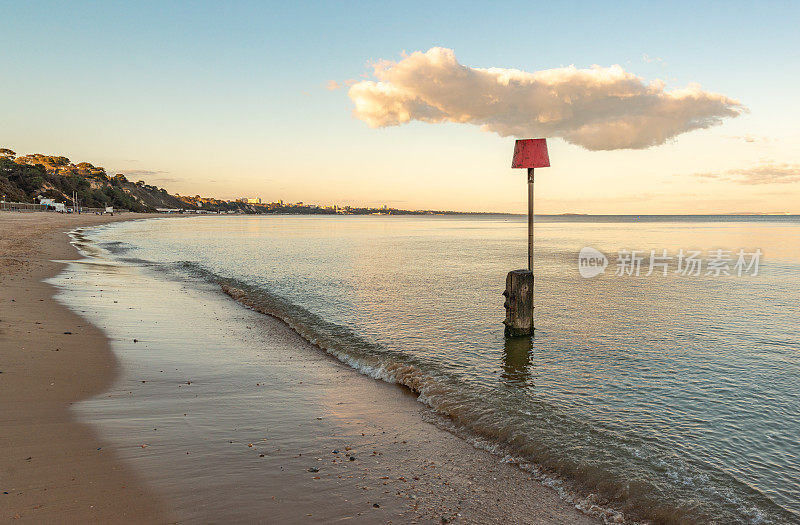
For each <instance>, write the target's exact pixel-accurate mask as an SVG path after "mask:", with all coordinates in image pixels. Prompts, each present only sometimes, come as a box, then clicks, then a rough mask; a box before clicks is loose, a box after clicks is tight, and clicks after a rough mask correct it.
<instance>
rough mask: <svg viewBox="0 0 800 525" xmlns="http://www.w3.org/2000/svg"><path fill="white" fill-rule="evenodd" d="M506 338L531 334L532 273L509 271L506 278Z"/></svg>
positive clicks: (504, 322)
mask: <svg viewBox="0 0 800 525" xmlns="http://www.w3.org/2000/svg"><path fill="white" fill-rule="evenodd" d="M503 295H504V296H505V297H506V301H505V304H504V306H505V308H506V319H505V321H503V324H504V325H506V336H508V337H518V336H522V335H531V334H532V333H533V272H532V271H530V270H511V271H510V272H508V275H507V276H506V291H505V292H503Z"/></svg>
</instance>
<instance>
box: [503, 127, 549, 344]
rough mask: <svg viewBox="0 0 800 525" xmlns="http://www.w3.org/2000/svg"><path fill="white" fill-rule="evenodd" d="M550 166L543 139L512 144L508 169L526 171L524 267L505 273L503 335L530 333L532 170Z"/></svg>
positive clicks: (531, 310) (531, 328)
mask: <svg viewBox="0 0 800 525" xmlns="http://www.w3.org/2000/svg"><path fill="white" fill-rule="evenodd" d="M549 166H550V157H549V156H548V154H547V140H546V139H520V140H517V143H516V144H515V145H514V159H513V160H512V161H511V167H512V168H527V170H528V269H527V270H512V271H510V272H508V276H506V291H505V292H503V295H505V296H506V301H505V304H504V306H505V308H506V319H505V321H503V324H505V325H506V336H509V337H517V336H524V335H531V334H532V333H533V170H534V168H547V167H549Z"/></svg>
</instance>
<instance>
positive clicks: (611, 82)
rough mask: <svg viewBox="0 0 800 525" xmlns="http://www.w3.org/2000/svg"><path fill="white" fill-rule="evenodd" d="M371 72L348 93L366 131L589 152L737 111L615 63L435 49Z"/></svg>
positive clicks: (716, 97)
mask: <svg viewBox="0 0 800 525" xmlns="http://www.w3.org/2000/svg"><path fill="white" fill-rule="evenodd" d="M374 75H375V78H376V79H377V81H374V80H363V81H360V82H357V83H355V84H353V85H352V86H351V87H350V90H349V95H350V98H351V99H352V100H353V102H354V103H355V111H354V113H355V116H356V117H357V118H359V119H361V120H363V121H364V122H366V123H367V124H368V125H369V126H371V127H384V126H397V125H400V124H404V123H406V122H409V121H411V120H421V121H424V122H461V123H468V124H475V125H478V126H481V128H482V129H484V130H487V131H493V132H495V133H498V134H499V135H501V136H509V135H513V136H516V137H561V138H563V139H564V140H566V141H567V142H571V143H573V144H577V145H579V146H583V147H584V148H586V149H590V150H611V149H624V148H634V149H641V148H648V147H650V146H656V145H659V144H663V143H664V142H666V141H667V140H669V139H671V138H673V137H676V136H677V135H680V134H681V133H686V132H687V131H692V130H694V129H702V128H708V127H710V126H714V125H717V124H719V123H720V122H721V121H722V119H724V118H728V117H736V116H737V115H739V114H740V113H742V112H743V111H745V108H744V107H743V106H742V105H741V103H740V102H739V101H738V100H734V99H732V98H728V97H726V96H724V95H721V94H718V93H709V92H707V91H703V90H702V89H700V87H699V86H697V85H690V86H689V87H687V88H686V89H678V90H672V91H666V90H665V89H664V83H663V82H661V81H658V80H656V81H654V82H650V83H646V82H645V81H644V80H643V79H642V78H640V77H637V76H636V75H634V74H632V73H628V72H627V71H625V70H624V69H622V67H620V66H618V65H616V66H611V67H599V66H593V67H591V68H590V69H577V68H575V67H573V66H571V67H564V68H557V69H545V70H542V71H536V72H534V73H528V72H525V71H520V70H517V69H503V68H489V69H480V68H473V67H468V66H465V65H462V64H460V63H459V62H458V61H457V60H456V57H455V54H454V53H453V50H452V49H445V48H441V47H434V48H431V49H429V50H428V51H427V52H425V53H423V52H420V51H417V52H414V53H412V54H410V55H407V56H405V57H404V58H403V59H402V60H400V61H399V62H390V61H381V62H378V63H377V64H375V66H374Z"/></svg>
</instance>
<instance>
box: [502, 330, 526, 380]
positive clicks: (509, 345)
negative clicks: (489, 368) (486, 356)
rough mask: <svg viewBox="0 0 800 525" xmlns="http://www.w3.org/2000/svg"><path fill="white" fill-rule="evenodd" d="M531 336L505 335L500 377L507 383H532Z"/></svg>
mask: <svg viewBox="0 0 800 525" xmlns="http://www.w3.org/2000/svg"><path fill="white" fill-rule="evenodd" d="M532 352H533V337H506V339H505V344H504V346H503V373H502V374H500V377H501V378H503V380H504V382H506V383H507V384H509V385H519V386H522V385H527V384H530V385H532V384H533V380H532V378H531V370H530V368H531V364H532V363H531V354H532Z"/></svg>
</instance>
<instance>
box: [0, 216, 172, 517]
mask: <svg viewBox="0 0 800 525" xmlns="http://www.w3.org/2000/svg"><path fill="white" fill-rule="evenodd" d="M133 217H137V215H134V214H126V215H115V216H113V217H112V216H96V215H61V214H55V213H13V212H5V213H0V304H2V315H1V316H0V372H1V373H0V398H1V399H2V400H3V409H2V412H0V420H2V423H1V424H0V428H2V430H0V447H1V448H2V450H3V454H2V455H0V473H1V474H2V477H1V478H0V480H1V481H0V485H2V486H0V491H2V494H0V498H2V499H0V509H2V510H0V515H2V517H3V519H20V520H23V521H29V522H39V523H42V522H55V521H65V522H73V523H78V522H95V523H99V522H106V523H114V522H132V521H150V522H165V521H168V520H167V518H166V516H167V514H166V513H165V512H164V510H163V508H164V507H163V506H162V504H161V502H160V500H159V498H158V496H157V495H156V494H155V493H153V491H151V490H149V489H148V488H147V485H146V484H145V483H144V482H143V481H142V480H141V479H140V478H139V477H138V476H136V475H135V474H134V473H133V472H132V471H131V470H130V469H129V468H127V467H126V466H125V464H124V463H123V462H122V461H121V460H120V458H119V457H118V455H117V453H116V452H115V450H114V447H113V446H112V445H111V444H110V443H108V442H107V441H105V440H104V439H103V438H102V436H99V435H98V434H97V433H96V431H95V430H94V429H92V428H90V427H89V426H87V425H85V424H82V423H81V422H79V421H78V420H77V419H76V417H75V414H74V413H73V412H72V411H71V410H70V406H71V405H72V404H73V403H75V402H78V401H80V400H82V399H87V398H89V397H91V396H94V395H97V394H100V393H101V392H103V391H105V390H106V389H107V388H108V387H109V386H110V385H111V384H112V382H113V381H114V379H115V378H116V377H117V374H118V373H119V368H118V363H117V360H116V358H115V357H114V354H113V353H112V351H111V348H110V347H109V345H108V341H107V339H106V337H105V336H104V334H103V333H102V332H101V331H100V330H98V329H97V328H95V327H94V326H92V325H90V324H89V323H87V322H86V321H85V320H84V319H82V318H80V317H79V316H78V315H76V314H75V313H73V312H71V311H69V310H68V309H66V308H64V307H62V306H60V305H59V304H57V303H56V302H55V301H54V300H53V292H54V290H53V287H52V286H50V285H48V284H45V283H43V282H42V280H43V279H45V278H47V277H51V276H53V275H55V274H56V273H58V272H59V271H60V270H61V268H62V267H63V264H61V263H58V262H53V261H54V260H63V259H71V258H75V257H76V256H77V251H76V250H75V249H74V248H73V247H72V246H71V245H70V244H69V238H68V237H67V235H66V234H65V232H66V231H68V230H71V229H73V228H75V227H78V226H86V225H94V224H102V223H107V222H111V221H118V220H130V219H131V218H133ZM139 217H140V216H139Z"/></svg>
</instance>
